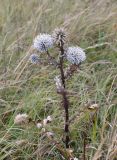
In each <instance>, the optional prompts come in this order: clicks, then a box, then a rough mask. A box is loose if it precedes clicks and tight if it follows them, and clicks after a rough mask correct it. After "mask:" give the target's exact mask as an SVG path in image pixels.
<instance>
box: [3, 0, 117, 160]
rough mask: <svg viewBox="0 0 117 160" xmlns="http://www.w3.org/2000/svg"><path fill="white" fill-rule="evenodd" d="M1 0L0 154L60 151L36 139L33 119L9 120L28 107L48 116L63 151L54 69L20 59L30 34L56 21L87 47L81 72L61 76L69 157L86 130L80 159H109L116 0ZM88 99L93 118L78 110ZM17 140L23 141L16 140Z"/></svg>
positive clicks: (45, 157) (51, 156)
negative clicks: (63, 78) (24, 122)
mask: <svg viewBox="0 0 117 160" xmlns="http://www.w3.org/2000/svg"><path fill="white" fill-rule="evenodd" d="M0 4H1V5H0V32H1V34H0V50H1V52H0V160H33V159H39V160H41V159H42V160H61V159H63V158H62V156H61V152H60V150H59V149H58V148H57V147H56V146H55V145H54V144H53V143H51V141H50V140H49V139H47V138H43V137H42V134H41V131H40V130H39V129H37V128H36V126H35V125H33V124H30V125H29V126H17V125H14V117H15V116H16V115H17V114H18V113H27V114H28V115H29V116H30V117H31V118H32V119H34V120H37V119H40V120H43V118H44V117H46V116H48V115H51V116H52V117H53V122H52V123H51V124H50V125H49V126H48V130H49V131H54V133H55V139H56V140H57V141H60V142H61V146H62V150H63V152H64V153H65V151H64V143H63V142H62V140H61V139H62V135H63V126H64V120H63V115H64V112H63V109H62V108H61V103H60V101H61V100H60V96H59V95H58V94H57V93H56V87H55V84H54V77H55V76H56V75H58V71H57V70H56V69H55V68H54V67H49V66H41V65H39V66H33V65H31V64H29V63H28V64H27V65H26V66H25V64H26V63H27V58H25V59H24V60H23V61H22V59H23V58H24V57H25V56H26V54H27V53H28V50H29V48H30V47H31V45H32V41H33V38H34V37H35V35H37V34H38V33H40V32H47V33H51V32H52V31H53V30H54V28H56V27H60V26H63V27H65V28H66V29H67V31H68V33H69V35H68V38H69V45H79V46H81V47H82V48H84V49H86V54H87V60H86V61H85V63H83V64H82V66H81V71H80V72H77V73H76V74H75V75H74V76H73V77H72V78H71V79H70V80H68V81H67V85H68V90H69V91H70V92H72V91H73V92H74V94H73V95H69V100H70V108H69V112H70V118H73V121H72V123H71V124H70V135H71V148H72V149H73V150H74V156H76V157H78V158H79V160H82V157H83V155H82V154H83V132H84V131H85V132H86V133H87V151H86V157H87V160H98V159H99V160H103V159H104V160H115V159H116V152H117V150H116V148H114V141H115V138H116V132H117V129H116V127H117V126H116V123H117V21H116V17H117V2H116V1H114V0H109V1H108V2H107V1H106V0H95V1H91V0H89V1H82V0H79V1H78V0H73V1H70V0H59V1H58V0H55V1H54V0H48V1H46V0H29V1H26V0H20V1H19V0H4V1H3V0H0ZM100 44H102V45H101V46H100ZM95 45H97V46H98V47H95ZM88 47H90V48H88ZM52 52H53V54H55V53H54V51H53V50H52ZM31 53H32V52H31ZM21 61H22V63H21V65H19V63H20V62H21ZM18 66H19V67H18ZM23 68H24V69H23ZM89 102H92V103H97V104H98V105H99V109H98V111H97V112H96V116H95V117H94V121H93V122H91V115H93V113H94V112H93V111H89V110H88V111H87V110H86V109H85V108H86V107H85V105H86V104H88V103H89ZM81 113H83V115H81ZM78 116H79V117H78ZM18 140H25V143H24V144H23V145H21V146H20V145H17V143H16V142H17V141H18Z"/></svg>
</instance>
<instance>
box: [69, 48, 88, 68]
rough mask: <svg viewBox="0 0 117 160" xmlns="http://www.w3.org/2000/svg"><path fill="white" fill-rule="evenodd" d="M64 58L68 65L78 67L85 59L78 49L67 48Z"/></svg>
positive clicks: (81, 50)
mask: <svg viewBox="0 0 117 160" xmlns="http://www.w3.org/2000/svg"><path fill="white" fill-rule="evenodd" d="M66 58H67V60H68V61H69V62H70V63H72V64H75V65H78V64H80V63H81V62H83V61H84V60H85V59H86V55H85V52H84V51H83V49H82V48H80V47H69V48H68V49H67V51H66Z"/></svg>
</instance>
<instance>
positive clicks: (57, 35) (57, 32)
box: [52, 28, 66, 46]
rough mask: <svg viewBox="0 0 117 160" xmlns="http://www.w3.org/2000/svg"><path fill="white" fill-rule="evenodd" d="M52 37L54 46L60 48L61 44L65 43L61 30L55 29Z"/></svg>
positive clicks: (63, 32) (63, 33)
mask: <svg viewBox="0 0 117 160" xmlns="http://www.w3.org/2000/svg"><path fill="white" fill-rule="evenodd" d="M52 37H53V39H54V42H55V44H56V45H59V46H61V43H63V44H64V43H65V42H66V33H65V30H64V29H63V28H56V29H55V30H54V31H53V34H52Z"/></svg>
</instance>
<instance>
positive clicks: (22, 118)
mask: <svg viewBox="0 0 117 160" xmlns="http://www.w3.org/2000/svg"><path fill="white" fill-rule="evenodd" d="M28 121H29V119H28V115H27V114H26V113H24V114H20V113H19V114H18V115H16V117H15V119H14V123H15V124H24V123H28Z"/></svg>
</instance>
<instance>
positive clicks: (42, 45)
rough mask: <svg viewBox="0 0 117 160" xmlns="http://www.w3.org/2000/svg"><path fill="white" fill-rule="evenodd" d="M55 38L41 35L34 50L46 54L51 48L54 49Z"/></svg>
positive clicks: (35, 43) (35, 40)
mask: <svg viewBox="0 0 117 160" xmlns="http://www.w3.org/2000/svg"><path fill="white" fill-rule="evenodd" d="M53 43H54V41H53V38H52V36H51V35H49V34H44V33H43V34H39V35H38V36H37V37H36V38H35V39H34V44H33V46H34V48H35V49H37V50H38V51H40V52H46V51H47V50H48V49H49V48H52V47H53Z"/></svg>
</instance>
